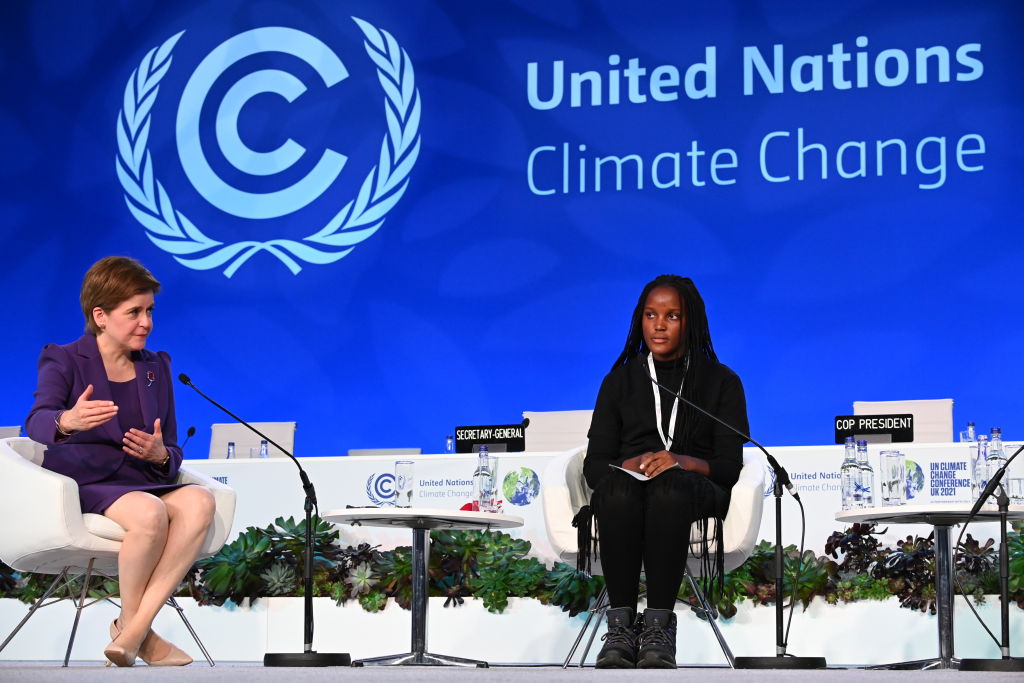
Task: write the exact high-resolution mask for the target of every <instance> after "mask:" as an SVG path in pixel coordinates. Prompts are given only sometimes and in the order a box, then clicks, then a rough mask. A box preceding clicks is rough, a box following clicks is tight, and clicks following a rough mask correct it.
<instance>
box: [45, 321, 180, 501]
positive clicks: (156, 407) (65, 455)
mask: <svg viewBox="0 0 1024 683" xmlns="http://www.w3.org/2000/svg"><path fill="white" fill-rule="evenodd" d="M132 360H133V361H134V362H135V376H136V385H137V386H138V388H139V403H140V405H141V407H142V416H143V418H144V420H145V423H146V431H147V432H149V433H152V432H153V423H154V422H155V421H156V419H157V418H160V429H161V431H162V432H163V439H164V446H166V447H167V452H168V453H169V454H170V456H171V459H170V461H169V462H168V469H167V471H166V481H167V483H168V484H171V483H174V481H175V479H176V478H177V475H178V468H179V467H180V466H181V460H182V453H181V448H180V447H179V446H178V426H177V422H176V420H175V416H174V387H173V380H172V378H173V375H172V374H171V357H170V356H169V355H168V354H167V353H166V352H164V351H158V352H156V353H154V352H152V351H149V350H146V349H143V350H142V351H138V352H132ZM90 384H91V385H92V386H93V393H92V399H93V400H97V401H110V400H112V398H111V393H110V382H109V381H108V380H107V371H106V370H105V369H104V367H103V358H102V357H101V356H100V350H99V347H98V346H97V345H96V337H95V336H94V335H92V334H89V333H86V334H85V335H83V336H82V337H81V338H80V339H78V340H77V341H74V342H72V343H70V344H65V345H63V346H61V345H58V344H47V345H46V346H44V347H43V352H42V353H41V354H40V356H39V383H38V386H37V388H36V393H35V397H36V400H35V403H34V404H33V405H32V411H31V412H30V413H29V414H28V418H27V419H26V420H25V432H26V433H27V434H28V436H29V438H31V439H32V440H33V441H37V442H39V443H42V444H46V445H47V446H49V448H47V449H46V455H45V457H44V459H43V467H45V468H46V469H48V470H53V471H54V472H58V473H60V474H63V475H66V476H68V477H71V478H72V479H74V480H75V481H76V482H78V483H79V484H91V483H93V482H97V481H100V480H102V479H105V478H106V477H108V476H109V475H110V474H112V473H113V472H114V471H115V470H117V468H119V467H120V466H121V463H122V462H124V459H125V458H130V457H133V456H130V455H128V454H127V453H125V452H124V451H123V450H121V447H122V446H123V445H124V444H123V439H124V432H122V431H121V427H120V425H119V423H118V420H117V417H116V416H115V417H114V419H112V420H108V421H107V422H105V423H103V424H101V425H100V426H98V427H94V428H92V429H87V430H85V431H82V432H75V433H74V434H72V435H71V436H70V437H66V438H61V439H60V440H59V441H58V437H59V436H60V435H59V434H58V433H57V425H56V423H55V422H54V418H55V417H56V416H57V413H58V412H60V411H62V410H68V409H69V408H72V407H73V406H74V405H75V401H77V400H78V397H79V396H81V395H82V392H83V391H85V388H86V387H87V386H89V385H90ZM154 471H155V472H157V473H159V474H165V472H164V471H161V470H158V469H157V468H156V467H154Z"/></svg>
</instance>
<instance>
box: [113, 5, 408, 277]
mask: <svg viewBox="0 0 1024 683" xmlns="http://www.w3.org/2000/svg"><path fill="white" fill-rule="evenodd" d="M352 19H353V21H355V23H356V25H357V26H358V27H359V28H360V30H361V31H362V32H363V35H364V36H365V38H366V40H365V41H364V47H365V49H366V53H367V54H368V55H369V57H370V59H371V60H372V61H373V63H374V64H375V65H376V67H377V75H378V79H379V81H380V85H381V88H382V90H383V93H384V102H385V104H384V115H385V117H386V121H387V133H386V134H385V135H384V141H383V142H382V143H381V148H380V158H379V161H378V163H377V165H375V166H373V167H372V168H371V169H370V171H369V172H368V173H367V175H366V177H365V179H364V180H363V182H362V184H361V185H360V189H359V192H358V194H357V196H356V197H355V198H354V199H350V200H349V201H348V203H346V204H345V205H344V206H343V207H342V208H341V210H340V211H338V212H337V213H335V214H334V216H333V218H331V219H330V220H329V221H327V223H326V224H325V225H323V226H322V227H319V228H318V229H317V230H316V231H315V232H312V233H311V234H308V235H306V236H305V237H302V238H301V239H300V240H294V239H286V238H281V239H271V240H267V241H249V240H247V241H241V242H234V243H231V244H225V243H224V242H220V241H217V240H216V239H214V238H212V237H210V236H208V235H207V234H206V233H205V232H204V231H203V230H201V229H200V228H199V227H198V226H197V225H196V224H194V223H193V222H192V221H191V220H189V218H188V217H187V216H186V215H185V214H184V213H182V212H181V211H180V210H177V209H175V207H174V204H173V202H172V199H171V197H170V195H169V194H168V193H167V191H166V190H165V188H164V185H163V184H162V183H161V182H160V180H158V179H157V178H156V177H155V174H154V171H153V158H152V154H151V153H150V151H149V149H148V143H149V134H150V124H151V113H152V109H153V105H154V103H155V102H156V99H157V93H158V90H159V88H158V86H159V84H160V81H161V80H162V79H163V78H164V76H166V75H167V72H168V70H169V69H170V67H171V61H172V60H171V55H172V52H173V51H174V47H175V45H176V44H177V42H178V40H179V39H180V38H181V37H182V35H183V34H184V33H185V32H184V31H182V32H180V33H178V34H176V35H174V36H172V37H171V38H169V39H167V40H166V41H164V42H163V43H162V44H161V45H159V46H157V47H154V48H153V49H151V50H150V51H149V52H148V53H147V54H146V56H145V57H143V59H142V62H141V63H140V64H139V66H138V68H137V69H136V70H135V71H133V72H132V75H131V78H129V80H128V84H127V86H126V87H125V91H124V105H123V108H122V109H121V111H120V112H119V113H118V117H117V146H118V147H117V152H118V153H117V160H116V164H115V165H116V167H117V175H118V179H119V180H120V182H121V186H122V188H124V192H125V195H124V196H125V202H126V203H127V205H128V209H129V211H131V213H132V215H133V216H135V218H136V220H138V221H139V223H141V224H142V226H143V228H145V230H146V236H147V237H148V238H149V239H150V240H151V241H152V242H153V244H155V245H156V246H157V247H159V248H160V249H163V250H164V251H166V252H169V253H170V254H173V255H174V258H175V259H176V260H177V261H178V262H179V263H181V264H182V265H185V266H187V267H189V268H193V269H196V270H208V269H212V268H219V267H221V266H224V275H225V276H227V277H231V276H232V275H234V273H235V272H236V271H237V270H238V269H239V268H240V267H241V266H242V265H243V264H244V263H245V262H246V261H247V260H249V258H251V257H252V256H253V255H254V254H256V253H258V252H260V251H266V252H269V253H270V254H273V255H274V256H276V257H277V258H278V259H280V260H281V262H282V263H284V264H285V266H287V267H288V269H289V270H291V272H292V273H293V274H297V273H298V272H299V271H300V270H301V269H302V267H301V266H300V265H299V262H300V261H301V262H305V263H313V264H327V263H333V262H335V261H337V260H339V259H341V258H343V257H345V256H346V255H348V254H349V253H350V252H351V251H352V250H353V249H354V248H355V246H356V245H357V244H359V243H360V242H362V241H363V240H365V239H367V238H368V237H370V236H371V235H373V234H374V233H375V232H376V231H377V230H378V229H379V228H380V226H381V225H382V224H383V223H384V218H385V216H386V215H387V213H388V211H390V210H391V209H392V207H394V205H395V204H396V203H397V202H398V200H399V199H400V198H401V197H402V195H403V194H404V192H405V189H406V187H407V186H408V176H409V173H410V171H411V170H412V167H413V164H415V163H416V158H417V156H418V154H419V148H420V139H419V134H418V129H419V122H420V97H419V91H418V90H417V89H416V85H415V78H414V74H413V68H412V63H411V62H410V61H409V55H408V54H407V53H406V52H405V50H403V49H402V48H401V47H400V46H399V45H398V43H397V42H396V41H395V39H394V37H392V36H391V34H389V33H388V32H387V31H383V30H380V29H378V28H376V27H374V26H372V25H371V24H369V23H367V22H365V21H363V20H361V19H357V18H355V17H352ZM261 52H285V53H287V54H290V55H294V56H295V57H298V58H299V59H301V60H302V61H304V62H305V63H306V64H308V65H309V66H310V67H312V68H313V70H314V71H315V72H316V74H317V76H318V77H319V78H320V79H322V81H323V83H324V85H325V86H326V87H327V88H330V87H331V86H334V85H335V84H337V83H339V82H341V81H342V80H344V79H345V78H347V77H348V70H347V69H346V68H345V65H344V64H342V62H341V60H340V59H339V58H338V56H337V55H336V54H335V53H334V52H333V51H332V50H331V49H330V48H329V47H327V45H325V44H324V43H323V42H322V41H320V40H319V39H318V38H315V37H314V36H311V35H310V34H308V33H305V32H303V31H299V30H296V29H293V28H285V27H281V26H270V27H264V28H256V29H252V30H250V31H246V32H244V33H240V34H238V35H236V36H234V37H232V38H229V39H228V40H226V41H224V42H223V43H221V44H220V45H219V46H218V47H216V48H215V49H214V50H213V51H212V52H210V54H208V55H207V56H206V57H205V58H204V59H203V60H202V62H200V64H199V66H197V67H196V69H195V71H194V72H193V73H192V75H191V77H190V78H189V79H188V82H187V84H186V85H185V88H184V91H183V93H182V96H181V101H180V103H179V105H178V112H177V121H176V124H175V137H176V143H177V150H178V157H179V159H180V161H181V165H182V168H183V169H184V171H185V175H186V176H187V177H188V179H189V181H190V182H191V183H192V185H193V187H194V188H195V190H196V191H197V192H198V193H199V194H200V195H201V196H202V197H203V198H204V199H205V200H206V201H208V202H209V203H210V204H212V205H213V206H215V207H217V208H218V209H221V210H222V211H224V212H226V213H228V214H231V215H233V216H237V217H239V218H242V219H249V220H265V219H271V218H279V217H281V216H285V215H288V214H290V213H293V212H295V211H298V210H299V209H302V208H303V207H305V206H307V205H309V204H310V203H311V202H312V201H314V200H315V199H317V198H318V197H320V196H321V195H323V194H324V192H325V191H326V190H327V189H328V188H329V187H330V186H331V185H332V184H333V183H334V181H335V180H336V179H337V178H338V176H339V175H340V174H341V171H342V169H343V168H344V166H345V163H346V161H347V158H346V157H345V156H344V155H342V154H340V153H338V152H336V151H334V150H331V149H326V150H324V152H323V153H322V155H321V156H320V159H319V160H318V161H317V162H316V165H315V166H314V167H313V168H312V170H310V171H309V173H307V174H306V175H305V176H303V177H302V178H301V179H299V180H298V181H296V182H295V183H294V184H292V185H290V186H289V187H286V188H283V189H280V190H277V191H272V192H266V193H256V192H250V191H246V190H243V189H240V188H238V187H235V186H233V185H231V184H229V183H227V182H225V180H223V179H222V178H221V177H220V176H218V174H217V173H216V172H215V170H214V168H213V167H212V166H211V164H210V162H209V160H208V159H207V156H206V154H205V153H204V150H203V147H202V145H201V143H200V135H199V119H200V112H201V111H202V108H203V105H204V103H205V102H206V99H207V96H208V95H209V94H210V91H211V88H212V86H213V85H214V83H215V82H216V81H217V79H218V78H219V77H220V76H221V75H223V74H224V73H225V72H226V71H227V70H228V69H229V68H230V67H232V66H233V65H235V64H237V63H238V62H239V61H240V60H242V59H245V58H246V57H250V56H252V55H256V54H259V53H261ZM305 91H306V86H305V85H304V84H303V83H302V81H300V80H299V79H298V78H297V77H295V76H293V75H292V74H290V73H288V72H285V71H281V70H279V69H262V70H259V71H254V72H252V73H249V74H247V75H245V76H243V77H241V78H239V79H238V80H237V81H236V82H235V83H234V84H233V85H232V86H231V87H230V88H229V89H228V90H227V92H226V93H225V94H224V95H223V97H222V99H221V100H220V102H219V103H218V104H217V112H216V130H215V133H216V141H217V145H218V147H219V150H220V154H221V155H222V156H223V159H224V160H225V161H226V162H227V163H228V164H230V165H231V166H233V167H234V168H235V169H237V170H239V171H241V172H243V173H245V174H249V175H251V176H271V175H274V174H278V173H281V172H283V171H286V170H287V169H289V168H291V167H292V166H294V164H295V163H296V162H297V161H298V160H299V159H300V158H301V157H302V156H304V155H305V154H306V153H307V152H306V150H305V148H303V147H302V146H301V145H299V144H298V143H297V142H295V141H294V140H292V139H290V138H289V139H288V140H287V141H285V142H284V143H283V144H281V145H280V146H279V147H277V148H276V149H274V150H272V151H257V150H253V149H251V148H249V147H248V146H247V145H246V144H245V142H243V140H242V137H241V135H240V134H239V129H238V119H239V114H240V113H241V110H242V108H243V107H244V106H245V105H246V103H248V102H249V101H250V100H251V99H252V98H254V97H256V96H258V95H263V94H265V93H272V94H275V95H278V96H280V97H282V98H284V99H285V100H286V101H288V102H293V101H294V100H295V99H296V98H298V97H299V96H300V95H302V93H303V92H305ZM339 203H340V202H339Z"/></svg>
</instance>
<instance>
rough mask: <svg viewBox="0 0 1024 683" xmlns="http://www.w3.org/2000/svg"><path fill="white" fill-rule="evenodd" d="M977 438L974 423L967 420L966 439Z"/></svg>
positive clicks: (972, 439)
mask: <svg viewBox="0 0 1024 683" xmlns="http://www.w3.org/2000/svg"><path fill="white" fill-rule="evenodd" d="M977 438H978V437H977V432H976V431H975V429H974V423H973V422H968V423H967V440H968V441H974V440H975V439H977Z"/></svg>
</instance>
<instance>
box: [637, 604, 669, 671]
mask: <svg viewBox="0 0 1024 683" xmlns="http://www.w3.org/2000/svg"><path fill="white" fill-rule="evenodd" d="M641 621H642V623H641V627H642V629H643V630H642V631H640V654H639V655H638V656H637V659H636V668H638V669H674V668H676V614H675V612H673V611H672V610H669V609H645V610H644V614H643V618H642V620H641Z"/></svg>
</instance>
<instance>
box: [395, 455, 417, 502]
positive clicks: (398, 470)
mask: <svg viewBox="0 0 1024 683" xmlns="http://www.w3.org/2000/svg"><path fill="white" fill-rule="evenodd" d="M412 466H413V461H412V460H396V461H395V507H396V508H410V507H412V496H413V493H414V491H415V490H416V486H415V480H414V479H413V472H412Z"/></svg>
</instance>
